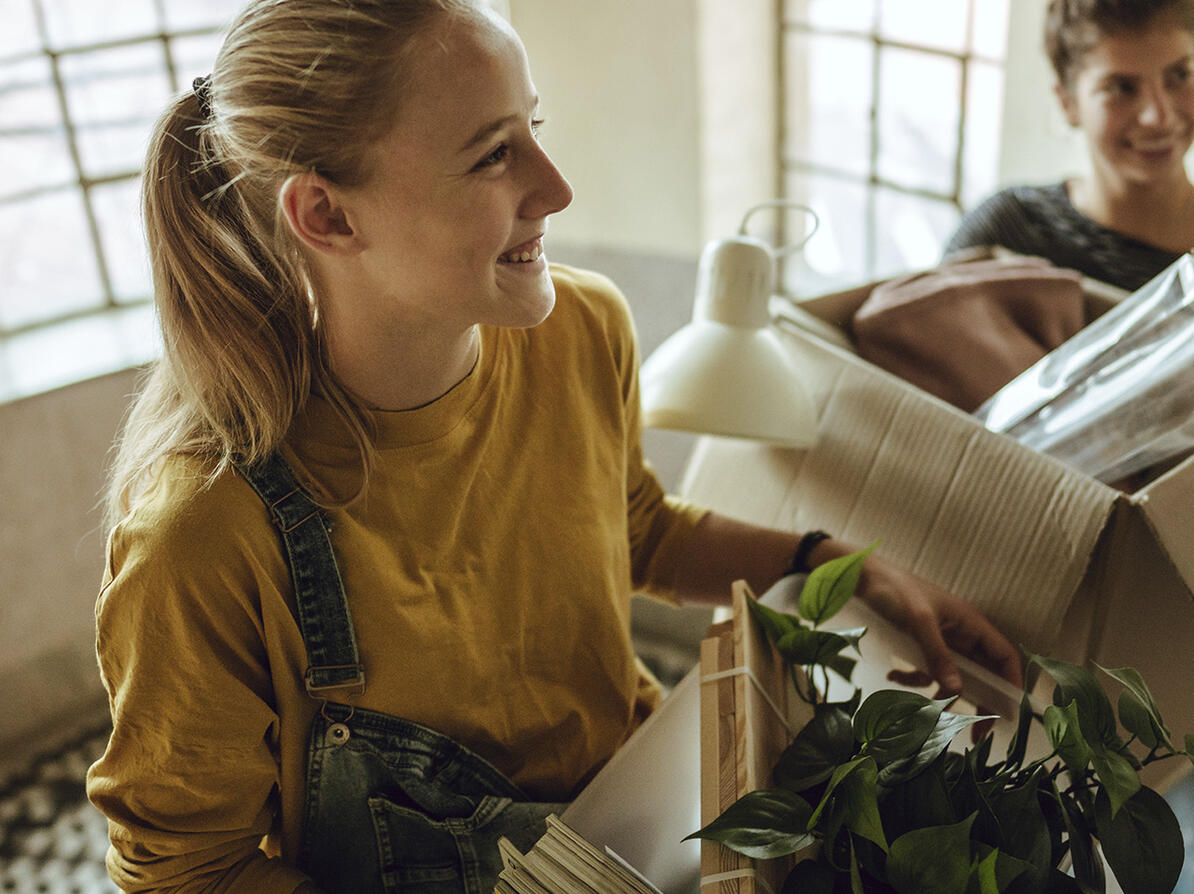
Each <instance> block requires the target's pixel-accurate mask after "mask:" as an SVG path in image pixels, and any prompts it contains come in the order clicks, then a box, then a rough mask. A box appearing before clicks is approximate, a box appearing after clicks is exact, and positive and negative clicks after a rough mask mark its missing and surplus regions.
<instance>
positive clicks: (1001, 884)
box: [971, 841, 1032, 894]
mask: <svg viewBox="0 0 1194 894" xmlns="http://www.w3.org/2000/svg"><path fill="white" fill-rule="evenodd" d="M974 849H975V851H976V852H977V853H978V855H979V856H980V857H981V859H980V860H979V861H977V862H976V863H975V864H974V865H973V866H972V868H971V875H972V876H973V877H975V879H976V881H977V882H978V886H977V887H978V891H979V894H989V892H994V894H1001V892H1003V891H1006V890H1007V889H1008V885H1010V884H1011V883H1012V882H1013V881H1015V880H1016V879H1017V878H1019V877H1020V876H1021V875H1023V874H1024V873H1025V872H1027V871H1029V870H1030V869H1032V866H1031V865H1030V864H1028V863H1026V862H1024V861H1023V860H1021V859H1019V858H1017V857H1013V856H1012V855H1011V854H1005V853H1004V852H1003V851H1001V850H999V848H993V847H991V846H990V845H987V844H983V843H982V842H981V841H976V842H974Z"/></svg>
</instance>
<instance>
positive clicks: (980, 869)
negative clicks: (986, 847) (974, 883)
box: [971, 849, 999, 894]
mask: <svg viewBox="0 0 1194 894" xmlns="http://www.w3.org/2000/svg"><path fill="white" fill-rule="evenodd" d="M998 859H999V851H998V850H997V849H992V851H991V853H989V854H987V856H985V857H984V858H983V859H981V860H979V861H978V862H977V863H976V864H974V868H973V869H972V870H971V875H972V876H974V878H976V879H977V880H978V891H979V894H999V879H998V878H996V876H995V861H996V860H998Z"/></svg>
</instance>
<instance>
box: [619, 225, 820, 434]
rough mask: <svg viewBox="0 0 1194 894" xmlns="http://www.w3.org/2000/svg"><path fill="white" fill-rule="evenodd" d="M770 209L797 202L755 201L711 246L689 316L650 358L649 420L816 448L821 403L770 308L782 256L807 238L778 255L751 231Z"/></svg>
mask: <svg viewBox="0 0 1194 894" xmlns="http://www.w3.org/2000/svg"><path fill="white" fill-rule="evenodd" d="M769 206H794V203H789V202H768V203H764V204H763V205H758V206H755V207H754V208H752V209H751V210H750V211H748V212H747V214H746V217H745V218H744V219H743V221H742V227H741V229H740V231H739V235H738V236H737V237H736V238H733V239H722V240H715V241H713V242H710V243H709V244H708V245H706V246H705V250H704V252H703V253H702V255H701V263H700V269H699V271H698V274H697V287H696V298H695V301H694V305H693V313H692V322H691V323H689V324H688V325H687V326H685V327H684V328H683V329H681V330H679V331H678V332H676V333H675V334H674V335H672V336H671V337H669V338H668V339H667V340H666V341H665V342H664V343H663V344H662V345H660V346H659V348H658V349H656V350H655V351H654V352H653V353H652V354H651V356H650V357H648V358H647V360H646V362H645V363H643V366H642V372H641V388H642V405H643V421H644V424H646V425H648V426H650V427H652V428H668V429H679V430H681V431H689V432H699V433H703V434H712V435H722V436H726V437H735V438H749V439H755V440H761V441H768V442H771V443H774V444H777V445H781V446H785V447H811V446H812V445H813V444H814V443H815V442H816V439H817V413H816V409H815V408H814V406H813V402H812V399H811V398H810V397H809V395H808V392H807V391H806V390H805V388H804V386H803V384H802V383H801V381H800V373H799V370H798V369H797V368H796V366H795V364H794V363H793V362H792V360H791V359H790V358H789V356H788V353H787V351H786V350H785V348H784V347H783V345H782V344H781V343H780V340H779V338H778V337H777V335H776V333H775V331H774V330H773V329H772V327H771V315H770V312H769V311H768V308H767V304H768V301H769V299H770V298H771V291H772V283H773V279H774V277H773V273H772V271H773V268H774V264H775V258H776V256H777V255H778V254H780V253H787V252H789V251H794V250H796V249H798V248H800V247H801V246H803V245H804V242H807V241H808V240H807V237H806V238H805V240H803V241H802V242H801V243H800V245H797V246H793V247H792V248H789V249H786V250H784V251H783V252H773V251H772V250H771V249H770V248H769V247H768V246H767V245H765V244H764V243H763V242H761V241H759V240H758V239H754V238H752V237H750V236H747V235H745V230H746V221H747V219H749V217H750V215H751V214H753V213H754V212H755V211H756V210H758V209H759V208H762V207H769ZM794 207H800V208H804V206H794ZM804 210H806V211H809V213H812V212H811V211H810V210H809V209H807V208H804ZM814 220H815V215H814ZM813 229H814V231H815V229H816V227H815V226H814V228H813ZM809 235H810V236H811V235H812V234H811V233H810V234H809Z"/></svg>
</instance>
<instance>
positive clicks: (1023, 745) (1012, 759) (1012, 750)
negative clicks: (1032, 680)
mask: <svg viewBox="0 0 1194 894" xmlns="http://www.w3.org/2000/svg"><path fill="white" fill-rule="evenodd" d="M1031 728H1032V702H1031V701H1029V699H1028V693H1027V692H1025V693H1024V695H1023V697H1022V698H1021V699H1020V716H1019V719H1018V720H1017V722H1016V733H1015V735H1014V736H1012V740H1011V742H1009V743H1008V746H1007V766H1008V767H1010V768H1011V769H1014V770H1018V769H1020V767H1021V766H1022V765H1023V763H1024V755H1025V754H1026V753H1027V751H1028V734H1029V732H1030V731H1031Z"/></svg>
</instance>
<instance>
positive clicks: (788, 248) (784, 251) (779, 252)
mask: <svg viewBox="0 0 1194 894" xmlns="http://www.w3.org/2000/svg"><path fill="white" fill-rule="evenodd" d="M764 208H795V209H799V210H800V211H807V212H808V214H809V215H810V216H811V217H812V219H813V228H812V229H811V230H809V232H808V235H807V236H805V237H804V238H803V239H801V240H800V241H799V242H797V243H796V244H795V245H785V246H783V247H777V248H775V249H774V250H773V252H772V254H773V255H774V257H777V258H782V257H784V256H785V255H790V254H793V253H795V252H798V251H800V249H802V248H804V246H805V245H807V244H808V240H810V239H812V238H813V236H814V235H815V234H816V232H817V230H818V228H820V226H821V218H819V217H818V216H817V212H816V211H814V210H813V209H812V208H810V207H809V206H808V205H802V204H801V203H800V202H794V201H792V200H791V199H770V200H768V201H766V202H759V203H758V204H757V205H753V206H751V207H750V208H748V209H747V211H746V214H745V216H743V218H742V225H741V226H740V227H738V235H739V236H745V235H746V222H747V221H748V220H750V218H751V215H753V214H754V213H755V212H756V211H761V210H763V209H764Z"/></svg>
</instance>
